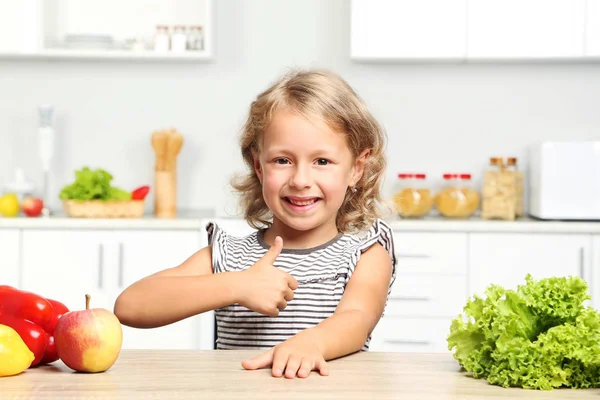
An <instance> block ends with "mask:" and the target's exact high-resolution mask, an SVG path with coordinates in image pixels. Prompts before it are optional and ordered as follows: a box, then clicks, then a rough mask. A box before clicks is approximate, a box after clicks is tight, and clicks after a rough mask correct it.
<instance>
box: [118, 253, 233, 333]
mask: <svg viewBox="0 0 600 400" xmlns="http://www.w3.org/2000/svg"><path fill="white" fill-rule="evenodd" d="M211 257H212V252H211V248H210V247H205V248H203V249H201V250H199V251H198V252H196V253H195V254H193V255H192V256H191V257H189V258H188V259H187V260H186V261H184V262H183V263H182V264H181V265H179V266H177V267H173V268H169V269H166V270H163V271H160V272H157V273H155V274H152V275H150V276H148V277H146V278H143V279H141V280H139V281H137V282H135V283H134V284H132V285H131V286H129V287H128V288H126V289H125V290H124V291H123V292H122V293H121V294H120V295H119V297H117V300H116V302H115V307H114V313H115V315H116V316H117V318H119V320H120V321H121V323H122V324H124V325H127V326H131V327H134V328H155V327H159V326H163V325H167V324H170V323H173V322H177V321H180V320H182V319H184V318H187V317H190V316H193V315H196V314H200V313H203V312H206V311H210V310H214V309H216V308H219V307H223V306H226V305H229V304H233V303H234V302H235V300H236V299H235V293H234V288H235V286H236V285H235V284H234V281H235V279H236V277H235V274H236V273H235V272H224V273H221V274H213V273H212V261H211Z"/></svg>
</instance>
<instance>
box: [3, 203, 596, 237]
mask: <svg viewBox="0 0 600 400" xmlns="http://www.w3.org/2000/svg"><path fill="white" fill-rule="evenodd" d="M212 218H215V219H234V218H233V217H218V216H217V215H216V212H215V210H213V209H198V210H180V211H179V212H178V215H177V216H176V217H175V218H156V217H155V216H154V215H153V214H151V213H147V214H145V215H144V216H143V217H141V218H69V217H67V216H66V215H64V214H62V213H58V214H56V215H52V216H50V217H48V218H43V217H39V218H28V217H24V216H20V217H16V218H2V217H0V229H2V228H13V229H27V228H36V229H40V228H41V229H174V230H177V229H183V230H202V229H204V226H203V224H204V222H205V221H206V220H207V219H212ZM238 219H241V217H239V218H238ZM385 220H386V221H387V222H388V223H389V224H390V226H391V227H392V228H393V229H394V230H395V231H399V232H401V231H406V232H514V233H519V232H520V233H533V232H539V233H600V221H542V220H537V219H533V218H529V217H526V218H519V219H517V220H515V221H501V220H484V219H481V218H479V217H471V218H468V219H447V218H442V217H437V216H432V217H427V218H423V219H399V218H397V217H393V218H385Z"/></svg>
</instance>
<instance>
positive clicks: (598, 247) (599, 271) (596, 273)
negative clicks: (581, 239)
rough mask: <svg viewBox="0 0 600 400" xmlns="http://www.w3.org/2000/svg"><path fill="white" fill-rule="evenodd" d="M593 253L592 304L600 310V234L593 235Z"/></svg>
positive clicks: (591, 269)
mask: <svg viewBox="0 0 600 400" xmlns="http://www.w3.org/2000/svg"><path fill="white" fill-rule="evenodd" d="M592 254H593V256H592V267H591V268H590V271H591V278H590V280H591V281H592V305H593V306H594V307H595V308H597V309H598V310H600V234H597V235H594V236H593V243H592Z"/></svg>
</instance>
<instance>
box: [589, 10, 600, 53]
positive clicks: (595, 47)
mask: <svg viewBox="0 0 600 400" xmlns="http://www.w3.org/2000/svg"><path fill="white" fill-rule="evenodd" d="M585 26H586V32H585V55H586V56H591V57H599V56H600V0H587V4H586V21H585Z"/></svg>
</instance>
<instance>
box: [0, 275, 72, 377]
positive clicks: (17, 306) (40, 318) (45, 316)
mask: <svg viewBox="0 0 600 400" xmlns="http://www.w3.org/2000/svg"><path fill="white" fill-rule="evenodd" d="M68 311H69V310H68V309H67V307H66V306H65V305H64V304H62V303H60V302H58V301H55V300H49V299H46V298H44V297H42V296H40V295H37V294H35V293H32V292H28V291H24V290H19V289H17V288H14V287H12V286H7V285H0V324H3V325H7V326H10V327H11V328H13V329H14V330H15V331H16V332H17V333H18V334H19V336H21V338H22V339H23V341H24V342H25V344H26V345H27V347H28V348H29V350H31V352H32V353H33V354H34V356H35V358H34V360H33V362H32V363H31V367H33V366H35V365H38V364H40V363H50V362H53V361H56V360H57V359H58V356H57V355H56V350H55V349H54V336H53V335H54V328H55V327H56V323H57V322H58V319H59V318H60V317H61V316H62V315H63V314H64V313H66V312H68Z"/></svg>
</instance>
